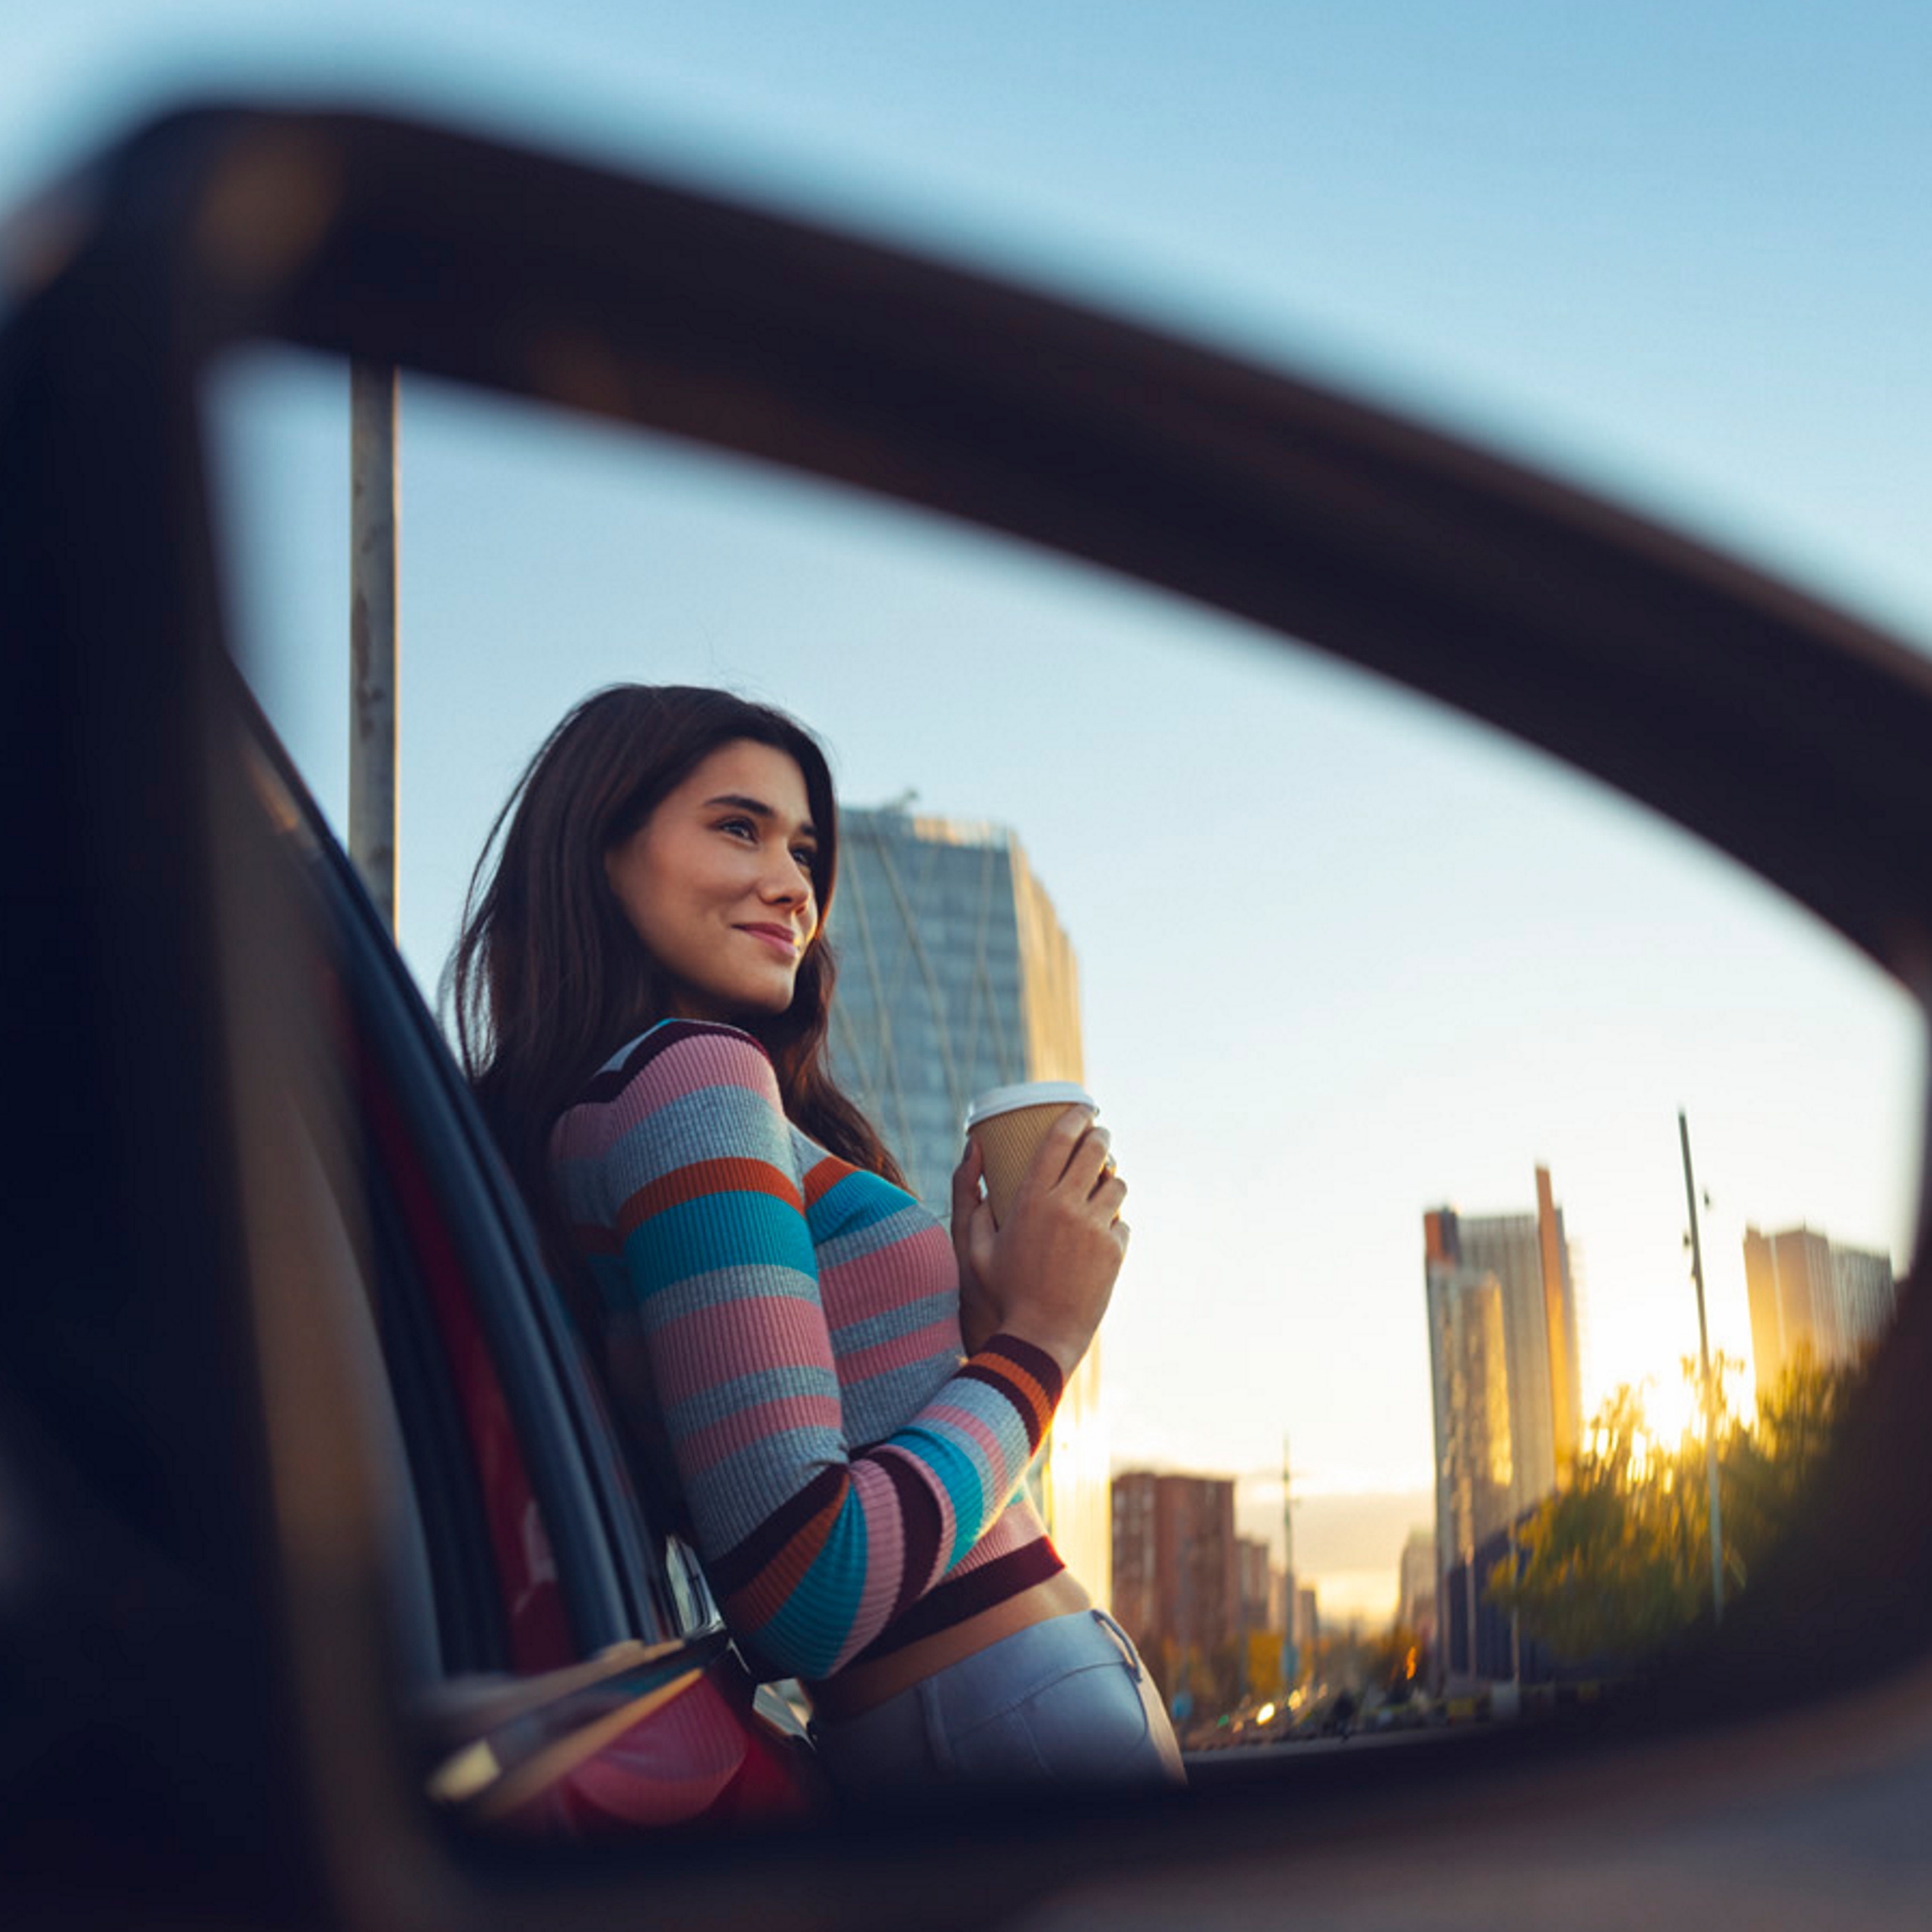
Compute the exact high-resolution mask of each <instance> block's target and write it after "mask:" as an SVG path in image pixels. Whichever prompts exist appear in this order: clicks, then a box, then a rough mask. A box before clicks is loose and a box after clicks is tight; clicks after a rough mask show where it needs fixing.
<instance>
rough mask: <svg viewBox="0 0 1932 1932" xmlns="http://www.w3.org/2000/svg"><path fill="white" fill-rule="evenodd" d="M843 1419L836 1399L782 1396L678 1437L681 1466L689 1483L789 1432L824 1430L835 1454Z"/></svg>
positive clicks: (822, 1396) (823, 1396)
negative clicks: (742, 1450) (717, 1465)
mask: <svg viewBox="0 0 1932 1932" xmlns="http://www.w3.org/2000/svg"><path fill="white" fill-rule="evenodd" d="M844 1420H845V1418H844V1413H843V1411H842V1410H840V1407H839V1401H838V1397H836V1396H832V1395H783V1396H778V1397H775V1398H774V1400H772V1401H770V1402H753V1404H752V1405H751V1406H750V1407H749V1408H748V1409H734V1410H733V1411H732V1412H731V1414H729V1415H726V1416H723V1417H721V1418H720V1419H719V1420H718V1421H716V1422H708V1423H707V1424H706V1425H705V1426H704V1427H703V1428H702V1429H694V1430H691V1431H690V1432H689V1433H688V1434H686V1435H681V1436H679V1439H678V1465H679V1468H681V1469H683V1472H684V1475H685V1478H686V1480H689V1479H690V1478H691V1477H692V1476H702V1475H703V1474H704V1472H706V1471H708V1470H709V1469H711V1468H714V1467H715V1466H716V1464H717V1463H721V1462H723V1461H724V1460H725V1459H726V1457H728V1456H732V1455H737V1453H738V1451H740V1450H741V1449H750V1448H753V1447H756V1446H757V1445H758V1443H762V1442H765V1441H766V1440H768V1439H770V1437H772V1436H774V1435H778V1434H780V1433H781V1432H782V1431H783V1430H788V1429H820V1430H824V1431H825V1432H826V1434H827V1435H829V1436H830V1437H831V1438H832V1442H831V1443H830V1444H829V1445H828V1447H829V1448H830V1449H831V1450H832V1452H833V1453H834V1454H836V1452H837V1448H838V1444H839V1439H840V1430H841V1429H842V1428H843V1427H844Z"/></svg>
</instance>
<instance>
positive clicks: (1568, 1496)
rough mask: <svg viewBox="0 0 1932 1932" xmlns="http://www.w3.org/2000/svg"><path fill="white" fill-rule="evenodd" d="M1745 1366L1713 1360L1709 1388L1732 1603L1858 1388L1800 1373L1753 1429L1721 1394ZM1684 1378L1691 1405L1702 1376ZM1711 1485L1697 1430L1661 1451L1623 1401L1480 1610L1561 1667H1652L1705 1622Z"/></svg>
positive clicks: (1634, 1398) (1761, 1409)
mask: <svg viewBox="0 0 1932 1932" xmlns="http://www.w3.org/2000/svg"><path fill="white" fill-rule="evenodd" d="M1739 1366H1740V1364H1737V1363H1736V1362H1735V1361H1732V1360H1728V1359H1724V1358H1720V1359H1719V1361H1718V1362H1717V1363H1716V1364H1714V1370H1713V1375H1712V1381H1713V1384H1714V1388H1713V1397H1714V1399H1713V1402H1712V1409H1713V1411H1714V1414H1715V1436H1716V1442H1717V1462H1718V1496H1719V1505H1720V1514H1721V1518H1722V1547H1723V1551H1724V1587H1725V1591H1726V1593H1727V1595H1732V1594H1735V1593H1736V1591H1739V1590H1741V1589H1743V1588H1744V1587H1747V1586H1748V1583H1749V1581H1750V1579H1751V1577H1752V1574H1753V1572H1754V1571H1755V1570H1756V1568H1757V1567H1758V1565H1759V1564H1761V1562H1762V1561H1763V1559H1764V1558H1765V1555H1766V1554H1768V1553H1769V1551H1770V1550H1771V1549H1772V1548H1773V1547H1774V1546H1775V1545H1776V1544H1777V1543H1778V1542H1780V1541H1781V1540H1782V1538H1784V1537H1785V1535H1787V1534H1789V1533H1790V1530H1791V1529H1792V1528H1793V1527H1794V1525H1796V1524H1797V1523H1798V1521H1800V1520H1801V1519H1802V1516H1803V1514H1804V1513H1805V1511H1806V1508H1807V1507H1808V1506H1809V1504H1810V1495H1811V1491H1812V1488H1813V1484H1814V1477H1815V1475H1816V1472H1817V1470H1818V1467H1819V1465H1820V1463H1822V1461H1823V1459H1824V1457H1825V1455H1826V1454H1827V1451H1829V1449H1830V1447H1831V1443H1832V1442H1833V1440H1834V1439H1835V1436H1836V1434H1837V1431H1838V1430H1839V1426H1840V1425H1841V1424H1842V1422H1843V1418H1844V1417H1845V1414H1847V1410H1848V1407H1849V1406H1850V1404H1851V1402H1852V1401H1853V1400H1855V1399H1856V1388H1857V1385H1858V1382H1859V1380H1860V1377H1859V1373H1858V1372H1857V1371H1856V1370H1855V1369H1843V1368H1837V1369H1827V1368H1823V1367H1820V1366H1819V1365H1818V1364H1816V1363H1815V1362H1813V1361H1811V1360H1809V1359H1802V1360H1799V1361H1798V1362H1797V1363H1795V1364H1794V1365H1793V1366H1792V1367H1791V1368H1790V1369H1789V1370H1788V1371H1787V1373H1786V1374H1785V1377H1784V1379H1783V1381H1781V1384H1780V1385H1779V1386H1778V1388H1777V1390H1776V1392H1775V1393H1773V1395H1772V1396H1771V1397H1769V1399H1767V1400H1763V1401H1761V1402H1760V1404H1759V1406H1758V1414H1757V1419H1756V1421H1755V1422H1753V1423H1752V1425H1751V1426H1748V1427H1747V1426H1745V1425H1744V1424H1743V1423H1742V1422H1740V1420H1739V1418H1738V1417H1737V1415H1736V1412H1735V1410H1733V1409H1732V1406H1731V1402H1730V1397H1729V1393H1728V1389H1726V1387H1725V1381H1726V1380H1727V1377H1728V1373H1729V1372H1732V1371H1735V1370H1736V1369H1737V1368H1738V1367H1739ZM1683 1371H1684V1374H1685V1376H1686V1379H1687V1381H1690V1383H1691V1387H1692V1389H1693V1390H1694V1391H1695V1389H1696V1386H1697V1379H1698V1378H1697V1373H1696V1364H1695V1363H1694V1362H1690V1361H1686V1362H1685V1363H1684V1364H1683ZM1699 1406H1700V1405H1699V1404H1696V1403H1694V1404H1693V1405H1692V1410H1693V1413H1694V1414H1695V1410H1697V1408H1698V1407H1699ZM1511 1568H1512V1565H1511V1563H1510V1560H1509V1559H1508V1558H1505V1560H1504V1561H1503V1562H1502V1563H1498V1564H1497V1565H1496V1567H1495V1568H1494V1569H1493V1570H1492V1571H1491V1573H1490V1575H1489V1577H1488V1600H1489V1601H1490V1602H1491V1603H1492V1604H1496V1606H1497V1607H1498V1608H1501V1609H1502V1610H1504V1611H1505V1612H1509V1611H1513V1612H1516V1614H1517V1617H1518V1619H1519V1626H1520V1629H1521V1632H1522V1634H1523V1636H1524V1637H1526V1638H1528V1639H1530V1640H1531V1641H1535V1642H1538V1643H1541V1644H1542V1645H1544V1646H1545V1648H1546V1649H1548V1650H1549V1652H1550V1653H1551V1654H1552V1655H1553V1656H1554V1657H1558V1658H1560V1659H1562V1660H1563V1661H1564V1662H1574V1663H1581V1662H1588V1661H1591V1660H1597V1661H1602V1662H1621V1663H1626V1664H1628V1663H1634V1662H1637V1660H1639V1659H1641V1658H1642V1657H1647V1656H1649V1655H1652V1654H1653V1653H1655V1652H1657V1650H1659V1649H1662V1648H1663V1647H1664V1646H1665V1645H1666V1644H1668V1643H1669V1641H1670V1639H1671V1638H1672V1637H1674V1636H1675V1635H1676V1634H1677V1633H1679V1632H1681V1631H1682V1630H1685V1629H1688V1628H1689V1627H1690V1626H1691V1625H1692V1624H1695V1623H1696V1622H1697V1621H1698V1620H1699V1618H1701V1617H1703V1616H1706V1615H1707V1614H1708V1612H1709V1611H1710V1608H1711V1525H1710V1491H1709V1484H1708V1479H1707V1455H1706V1447H1705V1441H1704V1435H1703V1428H1702V1426H1701V1422H1700V1423H1695V1424H1694V1425H1693V1426H1691V1428H1690V1429H1687V1430H1685V1431H1684V1433H1683V1434H1682V1435H1681V1437H1680V1438H1679V1439H1678V1441H1677V1442H1675V1443H1666V1442H1664V1441H1662V1440H1660V1439H1658V1437H1657V1435H1655V1434H1654V1433H1653V1430H1652V1429H1651V1427H1650V1425H1649V1421H1648V1418H1647V1417H1646V1414H1645V1403H1644V1400H1643V1397H1642V1395H1641V1392H1640V1391H1638V1390H1636V1389H1632V1388H1630V1387H1629V1385H1624V1387H1621V1388H1620V1389H1617V1390H1616V1393H1614V1394H1613V1395H1612V1396H1611V1397H1610V1398H1609V1399H1608V1401H1607V1402H1605V1403H1604V1406H1603V1407H1602V1408H1601V1409H1600V1410H1598V1411H1597V1413H1596V1415H1595V1416H1594V1417H1593V1418H1591V1423H1590V1426H1589V1428H1588V1429H1587V1431H1586V1432H1585V1437H1584V1442H1583V1448H1582V1451H1581V1452H1580V1454H1579V1456H1578V1458H1577V1459H1576V1461H1575V1464H1574V1466H1573V1467H1572V1468H1571V1469H1570V1470H1569V1471H1568V1472H1567V1474H1566V1477H1565V1480H1563V1483H1562V1484H1560V1485H1559V1486H1558V1489H1557V1491H1556V1492H1555V1493H1554V1495H1552V1496H1550V1497H1548V1498H1547V1499H1546V1501H1544V1502H1542V1504H1541V1505H1539V1506H1538V1508H1537V1509H1535V1510H1534V1512H1533V1513H1531V1514H1530V1517H1528V1519H1527V1520H1526V1521H1525V1523H1524V1525H1523V1526H1522V1528H1521V1530H1520V1532H1519V1533H1518V1536H1517V1557H1516V1560H1515V1564H1514V1568H1515V1571H1516V1574H1515V1575H1514V1576H1512V1575H1511V1573H1510V1572H1511Z"/></svg>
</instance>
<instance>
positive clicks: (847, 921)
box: [827, 807, 1113, 1603]
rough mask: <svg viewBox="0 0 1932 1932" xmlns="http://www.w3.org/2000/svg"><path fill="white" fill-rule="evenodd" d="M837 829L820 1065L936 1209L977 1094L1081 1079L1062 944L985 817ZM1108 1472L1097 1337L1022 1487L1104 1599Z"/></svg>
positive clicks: (1017, 853)
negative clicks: (831, 987) (826, 1021)
mask: <svg viewBox="0 0 1932 1932" xmlns="http://www.w3.org/2000/svg"><path fill="white" fill-rule="evenodd" d="M839 835H840V836H839V848H840V849H839V879H838V890H837V894H836V897H835V898H834V900H833V902H832V917H831V919H830V921H829V923H828V927H827V936H828V939H829V940H830V941H831V943H832V946H833V947H834V948H835V949H836V952H837V956H838V961H839V980H838V995H837V997H836V999H835V1000H834V1001H833V1002H832V1034H831V1058H832V1067H833V1071H834V1072H835V1074H836V1077H837V1079H838V1080H839V1083H840V1086H842V1087H843V1088H844V1090H845V1091H846V1092H848V1094H850V1095H851V1096H852V1099H853V1100H855V1101H856V1102H857V1104H858V1105H859V1106H860V1107H861V1108H863V1109H864V1110H865V1113H866V1114H867V1116H868V1117H869V1118H870V1119H871V1120H872V1121H873V1123H874V1125H877V1128H878V1129H879V1132H880V1134H881V1137H883V1139H884V1140H885V1141H886V1146H888V1147H890V1149H891V1150H892V1152H893V1154H894V1158H896V1159H897V1160H898V1162H899V1165H900V1166H901V1167H902V1169H903V1170H904V1171H905V1174H906V1184H907V1185H908V1186H909V1187H910V1188H911V1189H912V1191H913V1192H914V1193H915V1194H916V1195H919V1198H920V1199H922V1200H923V1202H924V1203H926V1204H927V1207H929V1208H931V1210H932V1211H933V1212H934V1213H935V1214H937V1215H938V1216H939V1217H940V1218H941V1219H942V1220H945V1219H947V1218H949V1217H950V1215H951V1212H952V1170H953V1169H954V1167H955V1166H956V1165H957V1164H958V1162H959V1158H960V1154H961V1153H962V1151H963V1150H964V1144H965V1143H964V1122H965V1117H966V1108H967V1106H968V1103H969V1102H970V1101H971V1100H972V1097H973V1096H974V1095H975V1094H977V1093H980V1092H984V1091H985V1089H986V1088H989V1087H1002V1086H1006V1085H1009V1084H1012V1083H1013V1082H1015V1081H1019V1080H1080V1079H1082V1078H1083V1077H1084V1070H1083V1067H1082V1063H1081V1055H1080V972H1079V968H1078V965H1077V963H1076V962H1075V957H1074V952H1073V947H1072V944H1071V942H1070V941H1069V939H1067V935H1066V934H1065V933H1064V932H1063V931H1062V930H1061V927H1060V923H1059V919H1058V917H1057V916H1056V915H1055V912H1054V909H1053V902H1052V901H1051V899H1050V898H1048V897H1047V893H1046V890H1045V889H1044V888H1043V887H1042V886H1041V885H1040V883H1039V881H1038V880H1037V879H1035V878H1034V876H1033V873H1032V869H1031V868H1030V866H1029V865H1027V862H1026V853H1025V852H1024V851H1023V850H1022V848H1021V846H1020V843H1019V840H1018V839H1016V838H1015V837H1013V835H1012V834H1011V833H1010V832H1006V831H1005V830H1003V829H1001V828H999V827H997V826H992V825H985V824H966V823H963V822H960V821H958V820H955V819H940V818H931V817H927V816H923V815H914V814H911V813H909V812H906V811H899V810H897V809H894V808H890V807H888V808H886V809H882V810H877V811H864V810H847V811H841V812H840V815H839ZM1027 1484H1028V1487H1029V1488H1030V1490H1031V1491H1032V1493H1033V1497H1034V1501H1035V1503H1036V1504H1038V1506H1039V1509H1040V1513H1041V1514H1042V1517H1045V1519H1046V1521H1047V1529H1048V1530H1049V1531H1050V1532H1051V1534H1052V1537H1053V1540H1054V1543H1055V1546H1056V1547H1057V1548H1058V1549H1059V1552H1060V1554H1062V1555H1063V1557H1064V1558H1066V1559H1067V1565H1068V1567H1070V1568H1071V1570H1072V1571H1074V1573H1075V1575H1077V1576H1078V1577H1079V1578H1080V1580H1081V1582H1083V1583H1084V1584H1085V1585H1086V1586H1087V1587H1088V1590H1089V1591H1092V1594H1093V1596H1094V1597H1095V1600H1096V1601H1098V1602H1100V1603H1105V1602H1106V1601H1107V1600H1108V1596H1109V1594H1110V1592H1111V1588H1112V1581H1111V1571H1112V1563H1113V1525H1112V1521H1111V1519H1110V1516H1109V1513H1108V1443H1107V1437H1106V1430H1105V1426H1104V1418H1103V1416H1102V1413H1101V1406H1100V1342H1099V1341H1098V1340H1097V1339H1096V1341H1095V1344H1094V1345H1093V1347H1092V1348H1091V1349H1089V1350H1088V1354H1087V1358H1086V1360H1084V1362H1082V1363H1081V1364H1080V1369H1078V1371H1077V1372H1076V1373H1075V1375H1074V1377H1073V1380H1072V1381H1071V1384H1070V1385H1068V1387H1067V1392H1066V1394H1065V1397H1063V1400H1062V1402H1061V1404H1060V1408H1059V1414H1057V1415H1056V1416H1055V1418H1054V1423H1053V1427H1052V1430H1051V1433H1050V1435H1048V1438H1047V1441H1046V1443H1043V1444H1042V1447H1041V1452H1040V1454H1039V1455H1038V1457H1037V1458H1036V1459H1035V1460H1034V1466H1033V1468H1031V1470H1030V1471H1029V1472H1028V1475H1027Z"/></svg>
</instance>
